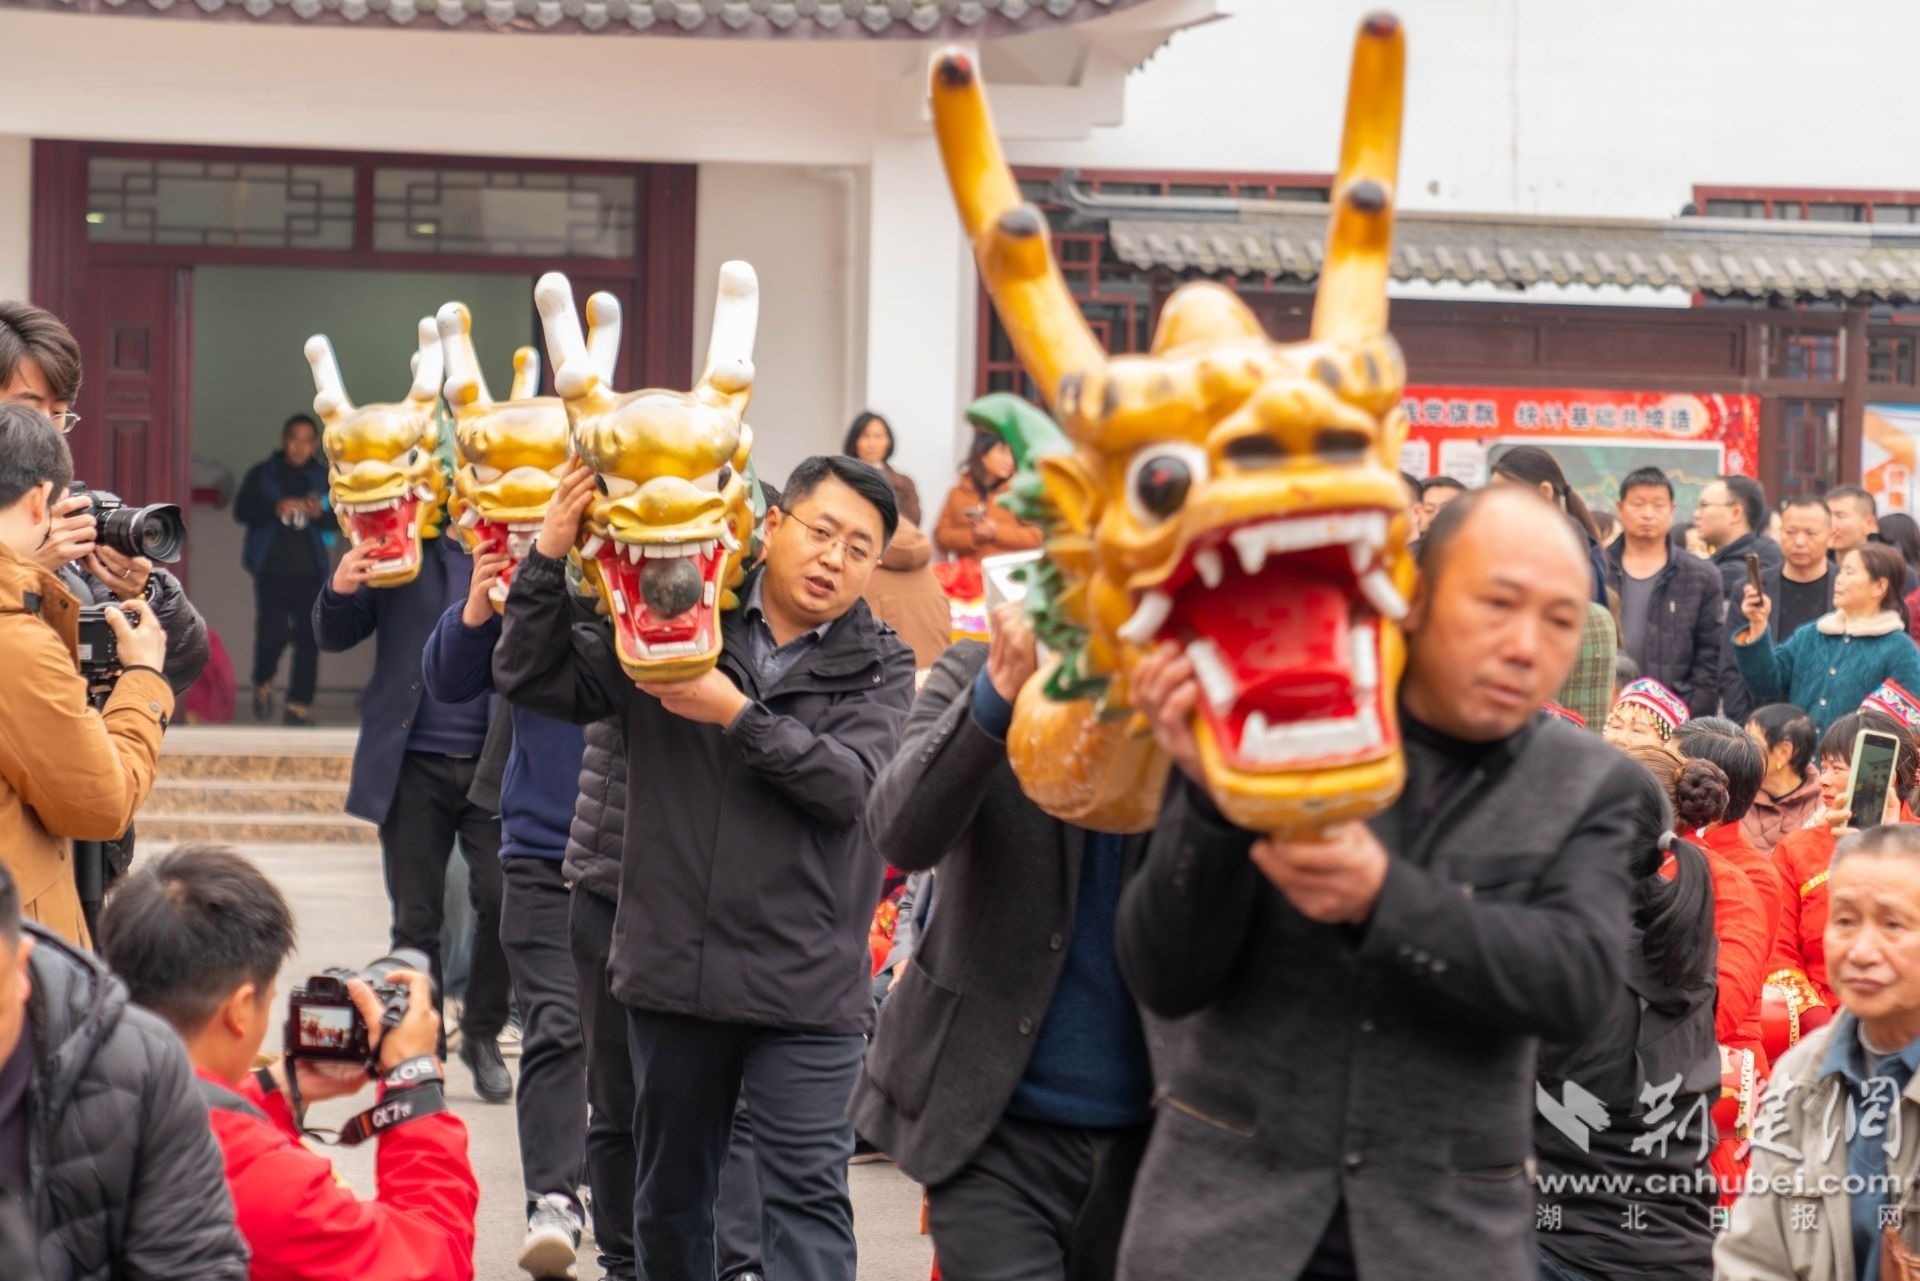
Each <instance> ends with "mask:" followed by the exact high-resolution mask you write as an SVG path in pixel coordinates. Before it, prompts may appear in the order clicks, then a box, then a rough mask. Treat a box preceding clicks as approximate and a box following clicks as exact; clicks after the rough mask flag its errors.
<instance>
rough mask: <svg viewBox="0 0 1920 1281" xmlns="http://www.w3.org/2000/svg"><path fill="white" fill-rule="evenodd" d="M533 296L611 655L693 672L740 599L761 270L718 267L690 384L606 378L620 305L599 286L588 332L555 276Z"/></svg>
mask: <svg viewBox="0 0 1920 1281" xmlns="http://www.w3.org/2000/svg"><path fill="white" fill-rule="evenodd" d="M534 301H535V303H536V304H538V306H539V308H540V320H541V323H542V324H543V325H544V327H545V329H546V333H547V354H548V355H549V356H550V357H551V358H552V359H553V365H554V389H555V390H556V391H558V392H559V393H560V397H561V399H562V400H563V401H564V402H565V403H566V407H567V416H568V418H570V419H571V420H572V423H573V450H574V453H575V454H577V455H579V457H581V458H582V459H584V460H585V461H586V463H587V465H588V466H589V467H591V468H593V470H594V472H595V473H596V474H597V475H598V476H599V490H600V492H599V494H598V495H597V496H596V497H595V498H594V500H593V503H592V505H591V506H590V507H589V508H588V509H587V515H586V519H585V521H583V522H582V528H581V538H582V540H583V541H582V542H581V545H580V548H579V554H580V566H581V569H582V571H583V574H584V576H585V578H586V581H587V582H588V583H589V584H590V585H591V586H592V587H593V589H594V591H595V592H596V593H598V595H599V597H600V600H601V604H602V606H603V607H604V608H605V610H606V612H607V614H608V616H609V617H610V618H611V619H612V621H613V634H614V650H615V653H616V654H617V655H618V657H619V659H620V666H621V667H622V668H623V669H624V670H625V671H626V673H627V675H628V676H629V677H631V678H632V679H634V680H636V681H672V680H688V679H691V678H693V677H695V676H699V675H701V674H702V673H704V672H706V671H708V670H709V669H711V668H712V667H713V664H714V662H715V661H716V660H717V659H718V658H719V657H720V616H721V612H722V611H723V610H728V609H732V608H733V607H734V606H735V605H737V604H738V603H739V602H738V601H737V600H736V598H735V596H734V588H736V587H737V586H739V584H740V582H741V580H742V579H743V578H744V577H745V576H746V568H745V558H746V550H747V548H748V547H749V546H750V545H751V543H752V541H753V534H754V526H755V524H756V522H757V515H756V512H755V506H754V504H755V499H756V498H757V494H756V493H755V492H754V491H755V489H756V488H757V486H756V485H755V483H754V481H753V477H752V472H751V470H750V466H749V453H750V451H751V449H752V447H753V431H752V429H751V428H750V427H748V426H747V423H746V417H745V415H746V412H747V399H748V397H749V396H750V395H751V394H752V391H753V338H754V331H755V329H756V328H757V327H758V325H759V320H760V285H759V281H758V279H757V278H756V277H755V275H754V272H753V268H752V267H750V266H748V265H747V264H746V263H744V262H728V263H724V264H722V265H721V268H720V295H719V299H718V301H717V302H716V303H715V304H714V309H713V335H712V338H711V340H710V342H709V344H708V348H707V367H706V370H705V372H704V373H702V374H701V375H700V381H699V382H698V383H696V384H695V385H694V388H693V390H692V391H669V390H665V389H661V388H649V389H647V390H644V391H629V392H616V391H614V390H613V389H612V387H611V383H612V381H613V375H612V369H613V359H612V353H613V352H614V351H615V350H616V348H617V343H616V342H615V341H613V340H612V339H611V338H610V337H609V334H608V327H609V326H610V325H614V324H617V323H618V312H617V309H616V310H611V311H610V310H609V309H608V307H607V304H608V303H611V301H612V299H611V298H608V297H607V296H606V295H604V294H596V295H594V296H593V297H592V298H590V299H588V300H587V324H588V332H587V334H586V335H585V337H584V338H583V337H582V335H581V331H580V318H579V316H578V315H577V314H576V312H575V311H574V306H573V288H572V286H571V285H570V284H568V282H567V278H566V277H565V276H562V275H560V274H559V273H557V272H549V273H548V274H547V275H545V276H542V277H541V278H540V282H539V284H538V285H537V286H535V288H534ZM596 354H598V356H599V358H596Z"/></svg>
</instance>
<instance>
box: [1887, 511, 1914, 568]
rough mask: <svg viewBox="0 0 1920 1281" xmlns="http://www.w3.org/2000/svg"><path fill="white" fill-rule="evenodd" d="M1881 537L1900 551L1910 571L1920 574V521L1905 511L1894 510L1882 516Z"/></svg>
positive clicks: (1888, 544) (1901, 557)
mask: <svg viewBox="0 0 1920 1281" xmlns="http://www.w3.org/2000/svg"><path fill="white" fill-rule="evenodd" d="M1880 537H1881V539H1882V540H1883V541H1885V542H1886V544H1887V546H1889V547H1891V548H1893V549H1894V550H1895V551H1897V552H1899V553H1900V559H1901V560H1904V561H1906V562H1907V569H1908V570H1909V571H1910V572H1912V573H1915V574H1920V522H1916V521H1915V520H1914V519H1913V517H1911V516H1909V515H1907V514H1906V513H1905V512H1892V513H1890V514H1888V515H1885V516H1882V517H1881V518H1880Z"/></svg>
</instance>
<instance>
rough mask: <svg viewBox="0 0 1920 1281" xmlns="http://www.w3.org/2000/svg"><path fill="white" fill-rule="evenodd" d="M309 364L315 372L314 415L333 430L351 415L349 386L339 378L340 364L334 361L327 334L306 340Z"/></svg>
mask: <svg viewBox="0 0 1920 1281" xmlns="http://www.w3.org/2000/svg"><path fill="white" fill-rule="evenodd" d="M306 353H307V364H308V366H309V367H311V368H312V370H313V412H314V413H316V414H318V415H320V421H321V422H322V423H324V424H326V425H327V426H329V427H331V426H333V424H334V423H336V422H338V421H340V419H342V418H344V417H346V416H347V414H349V413H350V412H352V410H353V401H352V400H350V399H349V398H348V397H347V384H346V382H345V380H343V379H342V378H341V377H340V362H339V361H338V360H336V359H335V358H334V355H333V344H332V343H331V342H329V341H328V340H327V336H326V335H325V334H315V335H314V336H313V337H311V338H309V339H307V346H306Z"/></svg>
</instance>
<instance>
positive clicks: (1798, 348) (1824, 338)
mask: <svg viewBox="0 0 1920 1281" xmlns="http://www.w3.org/2000/svg"><path fill="white" fill-rule="evenodd" d="M1841 351H1842V343H1841V335H1840V334H1838V333H1837V332H1835V331H1833V330H1831V329H1827V330H1796V329H1784V328H1781V327H1779V326H1774V327H1772V328H1770V329H1768V331H1767V377H1769V378H1790V379H1792V380H1794V381H1795V382H1838V381H1839V380H1840V378H1841V377H1842V372H1843V371H1842V369H1841Z"/></svg>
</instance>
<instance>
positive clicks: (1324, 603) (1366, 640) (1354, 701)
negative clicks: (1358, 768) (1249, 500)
mask: <svg viewBox="0 0 1920 1281" xmlns="http://www.w3.org/2000/svg"><path fill="white" fill-rule="evenodd" d="M1389 519H1390V518H1389V517H1388V515H1387V514H1386V513H1384V512H1379V511H1351V512H1320V513H1315V514H1313V515H1310V516H1290V517H1285V518H1281V519H1265V520H1257V521H1250V522H1246V523H1244V524H1240V525H1236V526H1231V527H1228V528H1223V529H1217V530H1212V531H1209V532H1208V533H1206V534H1203V535H1201V536H1200V537H1199V538H1198V539H1196V540H1195V542H1194V543H1193V545H1192V546H1191V547H1189V548H1188V550H1187V554H1186V556H1185V558H1184V559H1183V560H1182V562H1181V564H1180V565H1179V567H1178V568H1177V569H1175V571H1174V572H1173V574H1172V575H1170V576H1169V577H1168V579H1167V581H1166V582H1165V583H1163V584H1161V585H1160V586H1159V587H1158V588H1157V589H1154V590H1150V591H1147V592H1144V593H1141V594H1140V595H1139V597H1138V604H1137V606H1136V608H1135V610H1134V614H1133V617H1131V618H1130V619H1128V620H1127V622H1126V624H1125V625H1124V626H1123V627H1122V628H1121V629H1120V636H1121V639H1123V640H1126V641H1129V642H1131V643H1133V644H1137V645H1142V646H1145V645H1150V644H1152V643H1154V642H1155V641H1157V640H1164V639H1170V640H1173V641H1175V642H1176V643H1178V644H1179V645H1180V646H1181V647H1182V648H1183V649H1185V651H1186V653H1187V656H1188V657H1189V658H1190V659H1191V660H1192V662H1193V667H1194V673H1195V675H1196V677H1197V678H1198V681H1199V684H1200V691H1201V699H1200V703H1199V712H1200V715H1201V717H1202V718H1203V720H1204V721H1205V723H1206V725H1207V726H1208V727H1209V728H1210V729H1211V730H1212V733H1213V738H1214V741H1215V742H1216V743H1218V744H1219V745H1220V748H1221V751H1222V753H1223V754H1224V756H1225V757H1226V759H1227V762H1228V764H1229V766H1230V767H1231V768H1232V769H1235V770H1237V771H1240V772H1243V773H1259V774H1264V773H1275V772H1281V771H1295V770H1300V769H1304V768H1314V767H1328V766H1339V765H1348V764H1354V763H1357V762H1361V761H1367V760H1373V759H1375V758H1377V757H1380V756H1382V755H1384V754H1385V753H1386V751H1387V750H1388V749H1389V748H1390V746H1391V745H1392V744H1393V743H1394V741H1395V740H1396V738H1397V735H1398V730H1397V727H1396V726H1395V725H1393V724H1392V723H1391V722H1390V720H1389V718H1388V713H1387V706H1388V704H1387V699H1386V692H1385V691H1384V690H1383V689H1382V688H1381V686H1382V681H1381V661H1380V636H1381V630H1380V629H1381V621H1382V619H1383V618H1384V619H1386V620H1388V621H1391V622H1398V621H1399V620H1400V619H1401V618H1402V617H1403V616H1404V615H1405V614H1406V603H1405V601H1403V600H1402V599H1401V597H1400V593H1399V591H1398V589H1397V588H1395V586H1394V584H1393V581H1392V579H1391V577H1390V576H1389V575H1388V573H1387V570H1386V568H1385V567H1384V565H1383V564H1382V562H1381V556H1382V554H1383V551H1384V549H1385V547H1386V542H1387V529H1388V525H1389Z"/></svg>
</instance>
